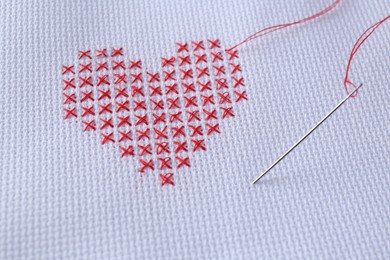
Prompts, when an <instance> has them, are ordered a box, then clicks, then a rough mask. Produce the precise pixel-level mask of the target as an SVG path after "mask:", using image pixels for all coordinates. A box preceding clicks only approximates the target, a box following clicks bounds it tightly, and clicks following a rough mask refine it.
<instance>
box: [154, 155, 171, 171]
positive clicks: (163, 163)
mask: <svg viewBox="0 0 390 260" xmlns="http://www.w3.org/2000/svg"><path fill="white" fill-rule="evenodd" d="M157 160H159V161H160V167H159V169H160V170H163V169H165V168H166V169H172V166H171V158H169V157H166V158H157Z"/></svg>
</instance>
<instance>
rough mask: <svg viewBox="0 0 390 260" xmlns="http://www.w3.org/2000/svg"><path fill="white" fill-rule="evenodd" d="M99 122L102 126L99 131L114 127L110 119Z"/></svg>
mask: <svg viewBox="0 0 390 260" xmlns="http://www.w3.org/2000/svg"><path fill="white" fill-rule="evenodd" d="M100 121H101V122H102V126H101V127H100V130H103V129H104V128H106V127H111V128H113V127H114V125H113V124H112V118H108V119H104V118H101V119H100Z"/></svg>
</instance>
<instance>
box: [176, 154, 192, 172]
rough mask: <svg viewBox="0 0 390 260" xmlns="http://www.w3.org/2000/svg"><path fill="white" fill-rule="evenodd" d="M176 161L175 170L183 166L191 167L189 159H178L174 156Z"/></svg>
mask: <svg viewBox="0 0 390 260" xmlns="http://www.w3.org/2000/svg"><path fill="white" fill-rule="evenodd" d="M176 161H177V168H178V169H179V168H181V167H183V166H187V167H191V165H190V158H189V157H183V158H182V157H179V156H176Z"/></svg>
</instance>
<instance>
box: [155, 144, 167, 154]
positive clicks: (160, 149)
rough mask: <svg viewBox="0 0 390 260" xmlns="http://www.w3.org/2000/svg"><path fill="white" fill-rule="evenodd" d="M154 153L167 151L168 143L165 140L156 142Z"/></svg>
mask: <svg viewBox="0 0 390 260" xmlns="http://www.w3.org/2000/svg"><path fill="white" fill-rule="evenodd" d="M156 153H157V154H158V155H160V154H162V153H169V143H167V142H161V143H156Z"/></svg>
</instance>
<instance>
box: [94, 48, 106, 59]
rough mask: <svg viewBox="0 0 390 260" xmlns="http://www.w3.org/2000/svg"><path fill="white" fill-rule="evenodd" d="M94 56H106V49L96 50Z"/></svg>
mask: <svg viewBox="0 0 390 260" xmlns="http://www.w3.org/2000/svg"><path fill="white" fill-rule="evenodd" d="M96 56H97V57H98V58H103V57H107V49H101V50H96Z"/></svg>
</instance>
